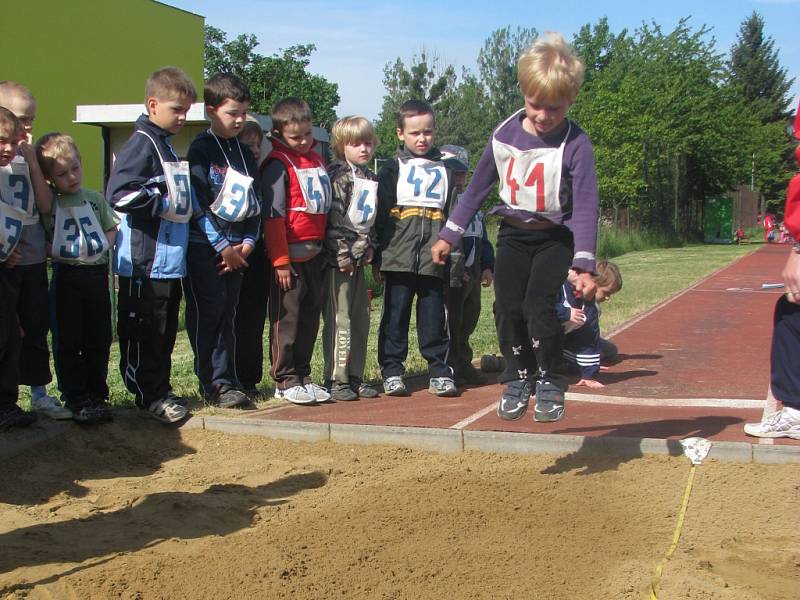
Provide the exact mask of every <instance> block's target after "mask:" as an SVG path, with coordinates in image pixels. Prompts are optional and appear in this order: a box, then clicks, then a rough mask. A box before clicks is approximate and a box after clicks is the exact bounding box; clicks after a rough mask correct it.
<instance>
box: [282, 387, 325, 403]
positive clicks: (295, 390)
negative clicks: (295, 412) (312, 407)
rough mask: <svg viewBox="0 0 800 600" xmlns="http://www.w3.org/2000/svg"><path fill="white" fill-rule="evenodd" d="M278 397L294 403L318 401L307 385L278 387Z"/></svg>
mask: <svg viewBox="0 0 800 600" xmlns="http://www.w3.org/2000/svg"><path fill="white" fill-rule="evenodd" d="M275 397H276V398H283V399H285V400H288V401H289V402H291V403H293V404H316V403H317V401H316V399H315V398H314V396H312V395H311V394H309V393H308V391H307V390H306V388H305V386H303V385H295V386H292V387H290V388H286V389H285V390H281V389H276V390H275Z"/></svg>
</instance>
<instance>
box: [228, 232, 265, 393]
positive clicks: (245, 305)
mask: <svg viewBox="0 0 800 600" xmlns="http://www.w3.org/2000/svg"><path fill="white" fill-rule="evenodd" d="M247 264H248V267H247V269H245V271H244V275H243V278H242V289H241V292H239V308H238V309H237V311H236V375H237V377H238V378H239V381H240V382H241V384H242V387H243V388H245V389H252V388H254V387H256V386H257V385H258V384H259V383H261V379H262V378H263V377H264V324H265V322H266V319H267V299H268V298H269V280H268V277H270V275H271V274H272V273H271V270H270V269H269V268H268V266H267V259H266V256H265V254H264V242H263V241H262V240H260V239H259V241H258V243H257V244H256V247H255V248H254V249H253V252H252V253H251V254H250V255H249V256H248V257H247Z"/></svg>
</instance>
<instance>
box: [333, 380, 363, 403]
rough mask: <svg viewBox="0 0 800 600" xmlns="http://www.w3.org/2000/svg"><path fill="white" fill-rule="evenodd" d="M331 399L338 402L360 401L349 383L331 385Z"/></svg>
mask: <svg viewBox="0 0 800 600" xmlns="http://www.w3.org/2000/svg"><path fill="white" fill-rule="evenodd" d="M331 397H332V398H333V399H334V400H336V401H337V402H341V401H344V402H350V401H352V400H358V393H357V392H355V391H353V388H351V387H350V384H349V383H341V382H339V381H337V382H335V383H333V384H332V385H331Z"/></svg>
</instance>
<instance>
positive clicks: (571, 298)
mask: <svg viewBox="0 0 800 600" xmlns="http://www.w3.org/2000/svg"><path fill="white" fill-rule="evenodd" d="M573 278H574V272H572V271H570V273H569V276H568V277H567V280H566V281H565V282H564V285H563V286H561V292H560V293H559V295H558V301H557V302H556V314H557V315H558V319H559V321H561V324H562V325H563V327H564V332H565V336H564V350H563V353H564V358H565V359H566V360H567V362H569V363H572V364H573V365H577V366H578V368H579V369H580V372H581V379H580V381H578V383H577V384H576V385H583V386H586V387H590V388H601V387H605V386H604V385H603V384H602V383H600V382H599V381H597V373H599V372H600V357H601V356H600V355H601V349H600V348H601V338H600V306H599V305H600V303H601V302H605V301H606V300H608V299H609V298H610V297H611V296H612V295H613V294H616V293H617V292H618V291H619V290H621V289H622V275H621V274H620V272H619V267H617V265H616V264H614V263H612V262H610V261H607V260H601V261H599V262H598V263H597V266H596V267H595V275H594V276H593V279H594V281H595V283H596V284H597V291H596V292H595V296H594V300H585V299H584V298H583V297H582V296H581V295H580V294H577V293H576V292H575V288H574V286H573V284H572V279H573Z"/></svg>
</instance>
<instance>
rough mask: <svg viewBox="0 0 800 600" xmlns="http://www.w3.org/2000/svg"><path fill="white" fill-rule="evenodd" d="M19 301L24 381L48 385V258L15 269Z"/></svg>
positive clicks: (21, 379) (49, 376) (21, 367)
mask: <svg viewBox="0 0 800 600" xmlns="http://www.w3.org/2000/svg"><path fill="white" fill-rule="evenodd" d="M11 277H12V281H13V286H14V292H15V295H16V302H17V315H18V316H19V323H20V326H21V327H22V331H23V332H24V334H25V335H24V337H23V338H22V352H21V354H20V380H19V382H20V384H22V385H30V386H35V385H47V384H48V383H50V382H51V381H52V380H53V375H52V373H50V350H49V349H48V347H47V331H48V329H49V326H50V308H49V296H48V292H47V262H41V263H37V264H34V265H18V266H16V267H14V268H13V269H11Z"/></svg>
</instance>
